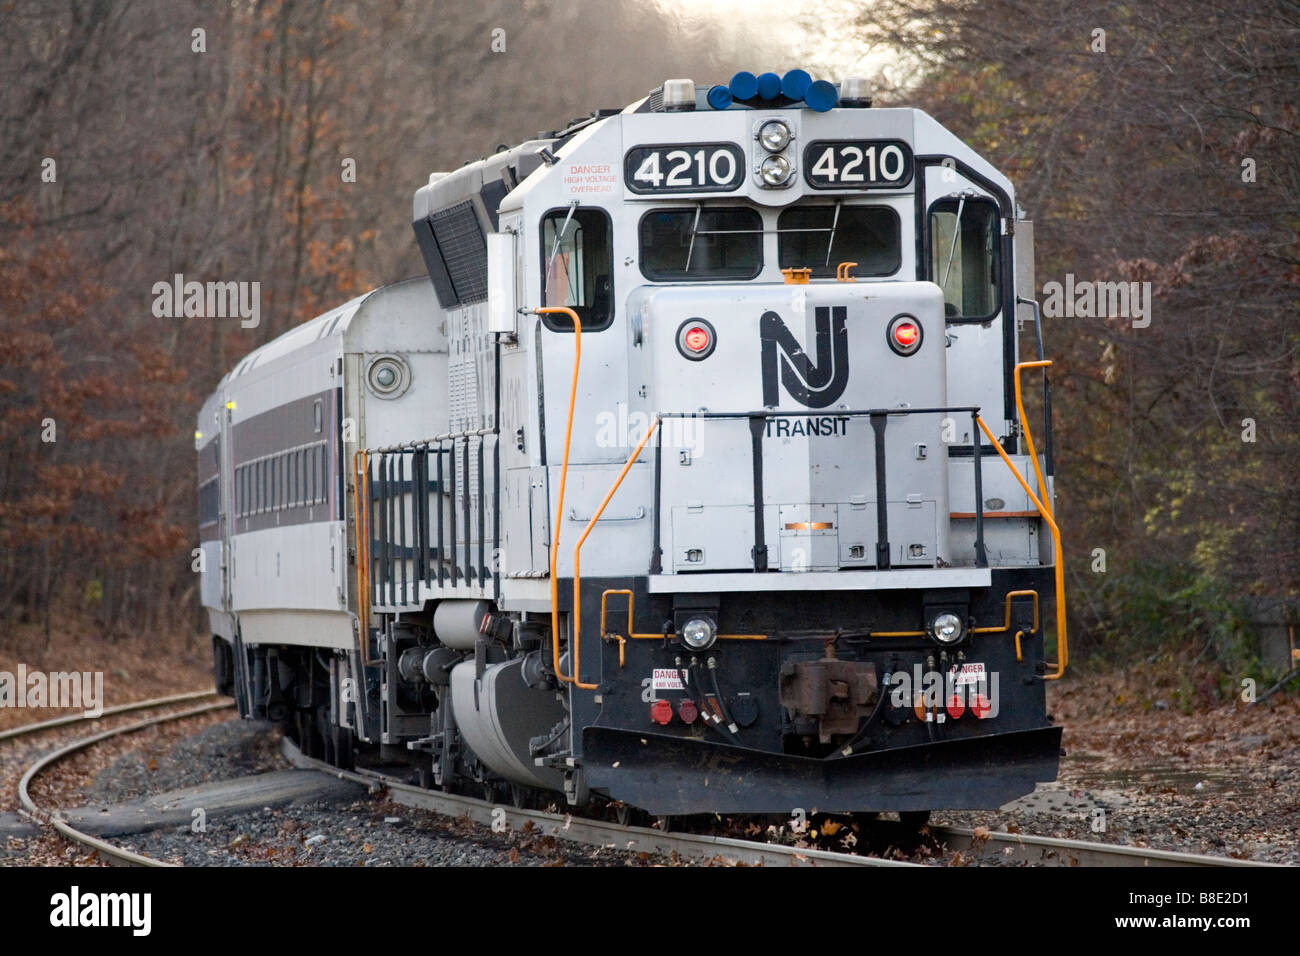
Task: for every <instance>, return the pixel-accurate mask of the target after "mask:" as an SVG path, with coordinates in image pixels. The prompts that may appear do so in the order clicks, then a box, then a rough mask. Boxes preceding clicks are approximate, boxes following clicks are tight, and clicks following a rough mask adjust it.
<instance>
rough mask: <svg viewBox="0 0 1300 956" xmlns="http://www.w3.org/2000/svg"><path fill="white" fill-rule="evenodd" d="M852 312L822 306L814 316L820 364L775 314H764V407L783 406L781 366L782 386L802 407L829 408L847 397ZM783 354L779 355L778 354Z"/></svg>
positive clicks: (761, 334)
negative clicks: (849, 329)
mask: <svg viewBox="0 0 1300 956" xmlns="http://www.w3.org/2000/svg"><path fill="white" fill-rule="evenodd" d="M847 318H848V309H847V308H845V307H844V306H842V305H837V306H824V305H819V306H817V308H816V312H815V314H814V316H813V320H814V325H815V329H814V343H813V351H814V353H815V354H816V356H817V360H816V362H813V361H812V360H811V359H809V358H808V353H807V352H806V351H805V350H804V348H803V346H802V345H800V344H799V342H798V340H797V339H795V337H794V335H793V334H792V333H791V332H790V330H789V329H788V328H786V325H785V323H784V322H783V321H781V317H780V316H779V315H777V314H776V313H775V312H764V313H763V317H762V318H761V319H759V322H758V337H759V339H760V340H761V342H762V348H763V351H762V363H763V404H764V405H766V406H768V407H769V408H771V407H775V406H776V405H779V404H781V401H780V395H779V393H778V391H777V384H776V382H777V367H778V366H780V376H781V384H782V385H783V386H785V390H786V391H787V392H788V393H789V394H790V397H791V398H793V399H794V400H795V401H796V402H798V403H799V404H800V405H803V406H805V407H807V408H826V407H827V406H828V405H831V404H832V403H833V402H835V401H836V399H838V398H839V397H840V396H841V395H843V394H844V387H845V386H846V385H847V384H848V382H849V333H848V329H847V327H846V325H845V323H846V321H847ZM778 351H779V352H780V353H781V354H780V355H779V356H778V354H777V352H778Z"/></svg>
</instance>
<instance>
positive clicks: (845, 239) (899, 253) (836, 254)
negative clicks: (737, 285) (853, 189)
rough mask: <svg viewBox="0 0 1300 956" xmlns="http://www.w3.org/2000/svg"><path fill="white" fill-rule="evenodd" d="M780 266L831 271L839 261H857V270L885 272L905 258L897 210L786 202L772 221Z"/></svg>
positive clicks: (862, 273)
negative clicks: (786, 204) (787, 205)
mask: <svg viewBox="0 0 1300 956" xmlns="http://www.w3.org/2000/svg"><path fill="white" fill-rule="evenodd" d="M776 229H777V249H778V258H779V259H780V263H781V268H782V269H802V268H809V269H812V274H813V275H814V276H815V277H818V278H823V277H828V276H833V275H835V269H836V267H837V266H838V265H839V264H840V263H841V262H856V263H857V264H858V265H857V267H856V268H855V269H854V270H853V274H854V275H859V276H889V275H893V274H894V273H895V272H897V271H898V269H899V267H900V266H901V265H902V264H903V247H902V241H901V239H900V236H899V220H898V213H896V212H894V210H893V209H891V208H889V207H888V206H845V205H839V206H830V205H819V206H812V205H809V206H790V207H789V208H787V209H784V210H782V211H781V215H780V216H779V217H778V218H777V221H776Z"/></svg>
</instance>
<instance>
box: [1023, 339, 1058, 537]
mask: <svg viewBox="0 0 1300 956" xmlns="http://www.w3.org/2000/svg"><path fill="white" fill-rule="evenodd" d="M1051 364H1052V363H1051V361H1050V360H1047V361H1039V362H1018V363H1017V364H1016V368H1015V373H1016V376H1015V377H1016V411H1017V412H1019V413H1020V430H1021V431H1023V432H1024V433H1025V447H1026V448H1027V449H1028V451H1029V460H1030V461H1032V462H1033V463H1034V474H1035V475H1036V476H1037V478H1038V494H1039V497H1041V498H1042V499H1043V504H1044V505H1046V506H1047V510H1048V511H1049V512H1050V511H1051V510H1052V499H1051V498H1050V497H1048V494H1047V482H1046V481H1044V480H1043V469H1041V468H1040V467H1038V455H1037V454H1036V453H1035V451H1034V436H1033V435H1031V434H1030V433H1029V418H1028V417H1027V416H1026V415H1025V402H1024V399H1023V398H1022V397H1021V395H1020V372H1021V371H1022V370H1023V369H1027V368H1047V367H1048V366H1050V365H1051Z"/></svg>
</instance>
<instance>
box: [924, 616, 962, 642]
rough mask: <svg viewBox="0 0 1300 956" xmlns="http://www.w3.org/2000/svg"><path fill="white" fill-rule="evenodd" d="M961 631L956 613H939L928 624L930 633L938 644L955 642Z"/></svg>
mask: <svg viewBox="0 0 1300 956" xmlns="http://www.w3.org/2000/svg"><path fill="white" fill-rule="evenodd" d="M961 632H962V626H961V618H959V617H958V616H957V615H956V614H940V615H938V616H937V617H936V618H935V619H934V620H933V621H932V622H931V624H930V633H931V634H933V635H934V639H935V640H936V641H938V642H939V643H940V644H956V643H957V642H958V641H960V640H961Z"/></svg>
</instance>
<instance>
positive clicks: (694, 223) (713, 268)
mask: <svg viewBox="0 0 1300 956" xmlns="http://www.w3.org/2000/svg"><path fill="white" fill-rule="evenodd" d="M640 258H641V273H642V274H643V275H644V276H645V277H646V278H647V279H652V280H656V281H660V282H665V281H668V282H671V281H676V280H682V279H752V278H754V277H755V276H756V275H758V273H759V272H760V271H761V270H762V268H763V217H762V216H760V215H759V213H758V210H756V209H750V208H749V207H747V206H729V207H714V208H711V209H706V208H704V207H702V206H696V207H695V208H693V209H692V208H690V207H686V208H678V209H652V210H650V211H649V212H648V213H646V214H645V215H644V216H642V217H641V227H640Z"/></svg>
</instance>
